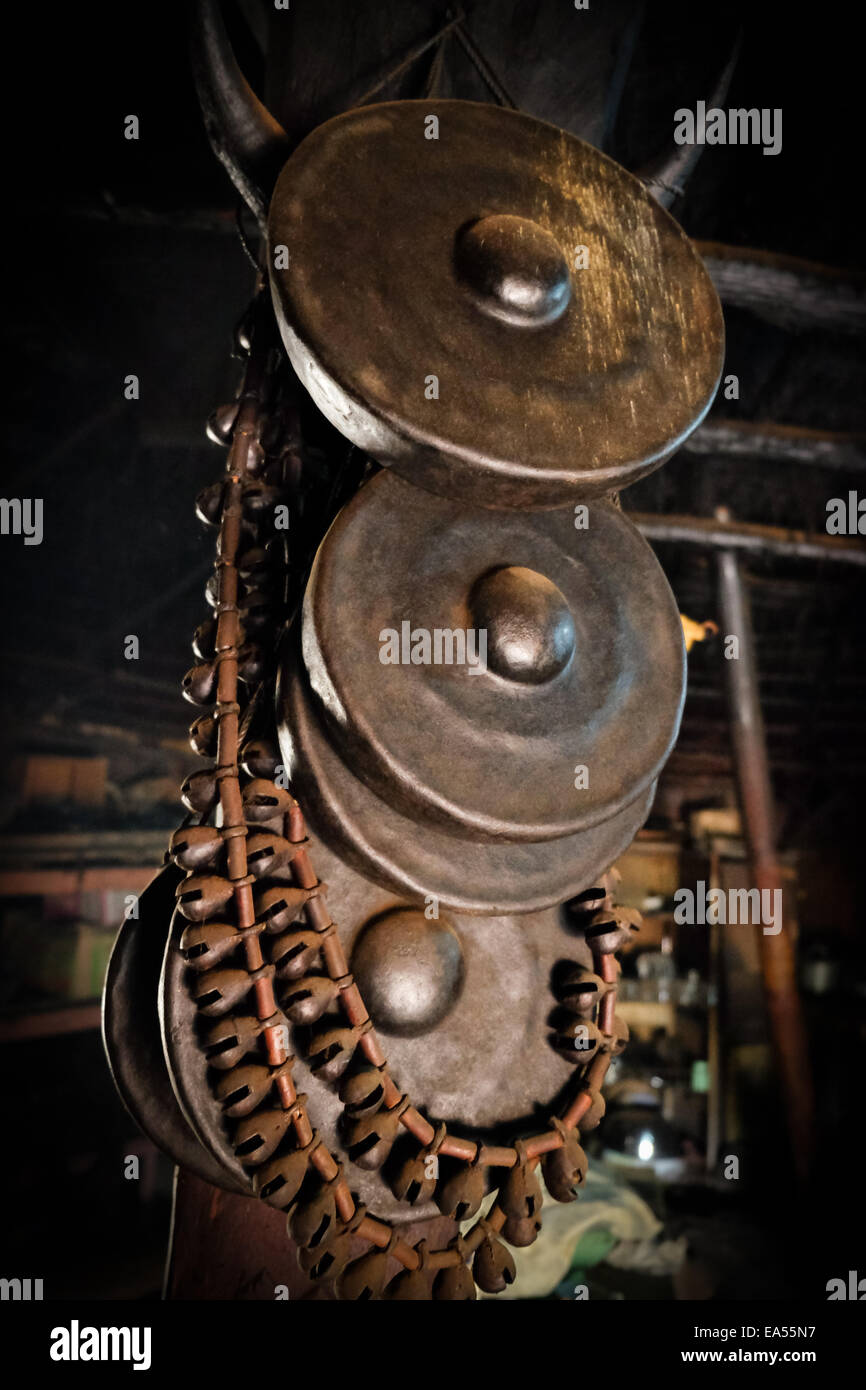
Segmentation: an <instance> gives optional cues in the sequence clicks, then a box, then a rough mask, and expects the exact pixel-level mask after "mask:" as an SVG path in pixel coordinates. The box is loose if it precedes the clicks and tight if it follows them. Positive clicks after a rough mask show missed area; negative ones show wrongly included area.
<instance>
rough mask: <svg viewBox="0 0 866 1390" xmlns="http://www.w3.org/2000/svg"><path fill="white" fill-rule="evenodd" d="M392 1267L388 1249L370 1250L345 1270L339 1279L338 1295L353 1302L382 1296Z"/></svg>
mask: <svg viewBox="0 0 866 1390" xmlns="http://www.w3.org/2000/svg"><path fill="white" fill-rule="evenodd" d="M390 1267H391V1256H390V1255H389V1254H388V1252H387V1250H369V1251H368V1252H367V1254H366V1255H362V1256H361V1258H360V1259H358V1260H353V1261H352V1263H351V1264H349V1265H347V1266H346V1268H345V1269H344V1270H343V1273H342V1274H341V1275H340V1277H339V1279H338V1280H337V1297H338V1298H340V1299H343V1300H345V1301H346V1302H352V1303H354V1302H361V1301H364V1300H369V1299H373V1298H381V1297H382V1295H383V1293H384V1292H385V1286H386V1284H387V1283H388V1274H389V1272H390Z"/></svg>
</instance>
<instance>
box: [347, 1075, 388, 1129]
mask: <svg viewBox="0 0 866 1390" xmlns="http://www.w3.org/2000/svg"><path fill="white" fill-rule="evenodd" d="M340 1100H341V1101H342V1102H343V1108H344V1110H345V1111H346V1114H347V1115H350V1116H351V1117H352V1119H360V1117H361V1116H362V1115H375V1113H376V1111H377V1110H380V1109H381V1107H382V1105H383V1103H384V1100H385V1087H384V1084H383V1076H382V1070H380V1069H379V1068H378V1067H370V1066H367V1067H362V1068H361V1070H360V1071H354V1072H352V1073H351V1075H350V1076H344V1077H343V1080H342V1082H341V1083H340Z"/></svg>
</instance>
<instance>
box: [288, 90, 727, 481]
mask: <svg viewBox="0 0 866 1390" xmlns="http://www.w3.org/2000/svg"><path fill="white" fill-rule="evenodd" d="M431 118H435V120H436V122H438V127H437V128H436V131H435V138H429V136H430V135H431V134H432V133H433V128H432V127H431V125H430V121H431ZM383 214H384V216H383ZM269 245H270V255H269V265H270V267H271V282H272V289H273V294H274V303H275V307H276V311H277V316H278V319H279V322H280V328H281V332H282V336H283V341H284V343H285V346H286V350H287V352H288V354H289V357H290V359H291V362H292V365H293V366H294V368H295V370H296V372H297V373H298V375H299V377H300V379H301V381H302V382H303V383H304V385H305V386H306V387H307V390H308V391H309V392H310V394H311V396H312V397H313V400H314V401H315V402H316V404H317V405H318V406H319V408H320V409H321V410H322V412H323V413H324V414H325V415H326V416H327V418H328V419H329V420H330V421H331V422H332V423H333V424H334V425H336V427H337V428H338V429H339V430H340V431H341V433H343V434H344V435H345V436H346V437H347V438H349V439H351V440H352V441H353V442H354V443H356V444H357V445H359V446H360V447H361V448H362V449H364V450H365V451H366V452H368V453H369V454H371V455H372V457H373V458H375V459H377V460H378V461H379V462H380V463H384V464H388V465H390V466H391V467H392V468H394V469H395V470H396V471H397V472H399V473H401V474H402V475H403V476H404V477H406V478H408V479H409V480H410V481H411V482H413V483H416V484H418V485H420V486H422V487H424V488H427V489H429V490H431V491H434V492H439V493H442V494H444V495H446V496H451V497H459V498H462V499H466V500H472V501H474V502H476V503H478V504H480V505H481V506H484V507H509V506H520V507H543V506H557V505H562V504H564V503H565V502H567V501H570V500H573V499H577V498H579V497H585V496H591V495H595V494H598V493H601V492H609V491H611V490H615V489H617V488H621V487H624V486H626V485H627V484H628V483H629V482H633V481H634V480H635V479H636V478H639V477H642V476H643V475H644V474H646V473H648V472H650V471H651V470H652V469H654V468H656V467H658V465H659V464H661V463H663V462H664V460H665V459H666V458H667V457H668V456H669V455H670V454H671V453H672V452H673V451H674V450H675V449H676V448H678V447H679V445H680V444H681V443H682V442H683V440H684V438H685V437H686V436H687V435H688V434H689V433H690V432H691V430H693V429H694V428H695V426H696V425H697V424H698V423H699V422H700V420H701V419H702V418H703V416H704V414H705V413H706V411H707V409H708V408H709V405H710V402H711V400H712V398H713V395H714V393H715V390H716V387H717V384H718V380H719V375H720V372H721V365H722V348H723V326H722V316H721V309H720V306H719V302H718V299H717V297H716V293H715V290H714V288H713V286H712V282H711V280H710V278H709V275H708V274H707V272H706V270H705V268H704V266H703V264H702V262H701V260H700V258H699V257H698V256H697V254H696V253H695V251H694V249H693V247H692V245H691V243H690V242H689V240H688V238H687V237H686V236H685V234H684V233H683V231H682V229H681V228H680V227H679V226H678V224H677V223H676V222H675V221H674V220H673V219H672V218H671V217H670V216H669V215H668V213H667V212H665V210H664V209H663V208H661V207H660V206H659V204H658V203H657V202H656V200H655V199H654V198H653V197H652V196H651V195H650V194H649V193H648V192H647V190H646V189H645V188H644V187H643V185H642V184H641V183H640V181H639V180H638V179H636V178H634V177H632V176H631V175H630V174H628V173H627V172H626V171H625V170H624V169H622V168H621V166H619V165H618V164H615V163H614V162H613V161H612V160H611V159H608V158H607V157H606V156H605V155H603V154H601V153H600V152H599V151H598V150H597V149H595V148H594V147H593V146H591V145H588V144H585V143H584V142H582V141H580V140H578V139H576V138H575V137H574V136H571V135H568V134H566V133H565V132H564V131H561V130H558V129H556V128H555V127H554V126H549V125H546V124H544V123H543V122H540V121H536V120H533V119H532V118H531V117H529V116H526V115H523V114H522V113H519V112H516V111H510V110H506V109H502V108H498V107H492V106H487V105H482V104H478V103H474V102H460V101H439V100H428V101H424V102H411V101H410V102H391V103H385V104H382V105H378V106H369V107H365V108H363V109H358V110H352V111H348V112H346V113H344V114H343V115H341V116H337V117H335V118H334V119H333V120H330V121H328V122H326V123H325V124H324V125H322V126H320V127H318V129H316V130H315V131H313V133H312V134H311V135H308V136H307V138H306V139H305V140H304V141H303V142H302V144H301V145H300V146H299V148H298V149H297V150H296V151H295V152H294V153H293V154H292V156H291V157H290V159H289V160H288V162H287V164H286V166H285V168H284V169H283V172H282V173H281V175H280V178H279V180H278V182H277V186H276V190H275V192H274V197H273V200H272V203H271V208H270V213H269ZM280 247H282V248H284V251H283V252H282V254H278V248H280ZM286 262H287V263H286Z"/></svg>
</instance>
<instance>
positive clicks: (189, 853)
mask: <svg viewBox="0 0 866 1390" xmlns="http://www.w3.org/2000/svg"><path fill="white" fill-rule="evenodd" d="M223 844H224V840H223V837H222V835H221V834H220V832H219V831H218V830H217V829H216V827H215V826H212V825H186V826H182V827H181V829H180V830H176V831H175V832H174V834H173V835H172V837H171V843H170V844H169V847H168V852H169V854H170V855H171V858H172V859H173V860H174V862H175V864H177V865H178V866H179V867H180V868H181V869H205V868H207V866H208V865H209V864H213V863H214V862H215V861H216V860H217V859H218V858H219V856H220V853H221V852H222V847H223Z"/></svg>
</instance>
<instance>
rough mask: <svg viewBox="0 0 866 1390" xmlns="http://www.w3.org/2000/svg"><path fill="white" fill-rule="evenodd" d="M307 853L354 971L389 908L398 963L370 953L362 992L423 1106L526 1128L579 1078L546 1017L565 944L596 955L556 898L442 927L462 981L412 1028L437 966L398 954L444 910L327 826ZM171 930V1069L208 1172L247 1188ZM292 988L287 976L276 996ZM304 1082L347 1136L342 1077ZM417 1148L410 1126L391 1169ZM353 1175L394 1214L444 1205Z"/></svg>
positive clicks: (322, 1121)
mask: <svg viewBox="0 0 866 1390" xmlns="http://www.w3.org/2000/svg"><path fill="white" fill-rule="evenodd" d="M311 853H312V854H313V855H315V858H316V863H317V866H318V867H319V871H320V873H321V874H322V875H323V877H324V879H325V881H326V882H327V884H328V896H329V899H330V900H331V901H332V902H333V903H334V905H335V906H338V907H339V934H340V939H341V941H342V942H343V945H344V949H345V952H346V956H347V957H348V959H349V962H350V967H351V968H352V969H353V970H356V971H357V976H358V979H359V982H363V980H364V978H365V972H366V970H367V966H366V965H365V961H364V958H365V956H367V955H368V954H369V948H370V944H371V933H372V934H375V932H376V929H377V927H378V926H379V925H381V924H382V923H383V922H390V923H391V924H392V927H393V933H392V940H391V942H390V951H389V952H387V954H389V956H390V966H389V963H388V961H386V962H385V963H384V967H383V965H382V961H381V958H379V960H378V961H377V962H375V964H374V968H375V970H376V975H377V979H376V988H375V989H374V990H373V991H371V995H370V998H369V999H368V1000H367V1003H368V1007H369V1010H370V1016H371V1018H372V1020H373V1023H374V1026H375V1027H376V1028H377V1029H379V1028H381V1030H382V1032H383V1034H384V1035H385V1036H386V1037H387V1046H388V1061H389V1068H390V1070H391V1071H392V1073H393V1075H394V1076H395V1077H396V1078H398V1080H399V1085H400V1087H401V1088H402V1089H403V1090H405V1091H408V1092H409V1093H410V1094H411V1095H412V1097H413V1099H414V1100H415V1101H416V1103H417V1104H419V1105H421V1106H423V1108H424V1111H425V1113H427V1114H430V1115H433V1116H438V1115H445V1114H447V1115H448V1116H449V1121H452V1122H453V1123H454V1124H456V1126H457V1127H458V1128H465V1129H469V1128H472V1129H479V1130H482V1131H484V1132H486V1133H490V1134H492V1135H494V1136H496V1135H502V1136H506V1135H509V1134H511V1133H513V1132H514V1131H515V1130H517V1129H520V1128H521V1126H522V1125H525V1124H526V1123H527V1122H528V1121H530V1117H531V1115H532V1112H533V1110H534V1108H535V1106H536V1105H537V1104H540V1105H542V1106H544V1105H548V1106H549V1105H553V1104H554V1103H555V1100H556V1097H557V1095H558V1093H559V1092H560V1091H561V1090H562V1088H563V1087H564V1086H565V1085H566V1084H567V1082H568V1081H569V1080H570V1078H571V1076H572V1067H571V1065H570V1063H569V1062H568V1061H565V1060H563V1058H562V1057H561V1056H560V1055H558V1054H557V1052H556V1051H555V1050H554V1049H553V1047H552V1046H551V1044H550V1041H549V1038H550V1033H549V1030H548V1028H547V1027H546V1025H547V1024H548V1022H549V1018H550V1016H551V1014H552V1011H553V1010H554V1009H555V1007H556V994H555V993H554V991H553V989H552V981H553V978H554V974H555V972H556V971H557V969H558V968H561V963H562V962H563V961H564V960H565V959H566V958H567V959H569V960H571V961H574V962H575V963H576V964H579V965H581V966H583V967H584V968H588V967H589V965H590V964H591V960H592V957H591V953H590V950H589V948H588V946H587V945H586V942H585V940H584V939H583V934H582V933H581V932H577V931H575V930H574V929H573V927H572V924H571V919H570V918H569V916H568V915H567V914H566V913H565V912H564V911H563V910H561V909H558V908H554V909H550V910H548V911H545V912H538V913H532V914H529V915H524V916H519V917H516V916H503V917H483V918H477V917H471V918H470V917H465V916H462V915H460V914H454V915H453V916H452V917H451V918H450V922H449V924H448V927H447V930H448V931H449V932H450V933H451V935H452V937H453V939H454V941H456V943H457V945H458V947H459V954H460V970H459V977H460V980H459V983H458V981H457V978H456V976H454V975H453V972H449V975H450V978H449V981H448V987H449V990H450V991H451V992H450V994H449V996H448V1000H447V1002H448V1007H447V1008H446V1009H445V1011H444V1012H442V1013H441V1015H440V1016H439V1017H438V1018H437V1017H435V1013H432V1012H431V1013H430V1014H429V1015H428V1016H427V1017H426V1018H425V1019H424V1020H423V1026H420V1027H415V1028H413V1029H412V1030H411V1031H410V1032H408V1033H407V1032H405V1031H404V1030H403V1029H402V1028H401V1027H400V1026H399V1024H398V1029H397V1030H395V1029H394V1028H393V1027H392V1026H391V1025H392V1024H393V1022H394V1019H395V1015H401V1011H402V1017H404V1018H405V1016H406V1014H407V1013H408V1014H409V1015H411V1016H412V1017H413V1018H414V1020H415V1022H416V1024H417V1023H418V1022H419V1019H420V1015H422V1014H423V1013H424V1010H425V1008H427V1007H428V1005H429V993H428V988H429V977H428V976H427V975H426V973H425V972H424V970H423V968H422V969H421V970H419V971H418V972H417V974H415V975H414V976H413V974H412V972H411V971H407V970H406V968H405V963H404V964H403V965H400V964H399V962H398V960H397V957H398V956H399V955H400V954H401V953H402V952H403V951H405V950H408V951H411V952H413V953H414V954H415V955H416V956H417V954H418V950H417V949H416V948H417V947H418V945H419V944H420V943H419V942H418V941H417V937H418V934H419V932H420V934H421V935H423V928H421V927H420V925H419V920H418V919H420V920H421V921H423V923H424V927H426V928H428V929H429V933H430V937H431V938H437V937H439V936H440V935H441V924H440V922H437V921H436V920H431V921H426V920H425V919H424V917H423V909H420V908H418V909H413V910H412V911H411V912H410V911H409V910H408V909H409V906H410V905H409V904H408V903H407V900H406V898H405V897H400V896H398V895H396V894H393V893H389V892H388V891H387V890H383V889H381V888H377V887H376V886H375V884H372V883H370V881H369V879H366V878H362V877H361V876H360V875H359V874H356V873H354V872H353V871H352V870H351V869H349V868H348V867H347V866H346V865H345V864H344V863H343V862H342V861H341V860H340V859H339V858H338V857H337V856H336V855H334V854H332V853H331V852H330V851H329V850H328V849H326V847H325V846H324V845H323V844H321V842H319V841H318V840H316V841H313V843H312V845H311ZM401 921H402V923H403V925H404V926H405V925H406V924H407V923H408V925H409V927H410V930H409V931H401V929H400V924H401ZM413 921H414V926H413ZM176 936H177V931H176V930H175V939H174V949H171V948H169V950H167V951H166V957H165V972H164V976H163V979H162V981H161V986H160V988H161V1014H162V1017H163V1019H164V1040H165V1049H166V1056H167V1058H168V1064H169V1069H170V1072H171V1076H172V1079H173V1082H174V1085H175V1088H176V1090H177V1093H178V1095H179V1097H180V1098H181V1101H182V1105H183V1109H184V1112H185V1113H186V1114H187V1116H188V1119H189V1122H190V1124H191V1125H192V1127H193V1129H194V1130H195V1131H196V1133H197V1134H198V1135H199V1136H200V1137H201V1139H202V1141H203V1142H205V1143H206V1144H207V1147H208V1148H209V1150H210V1151H211V1152H212V1153H214V1154H217V1155H219V1158H220V1160H221V1166H222V1168H223V1169H224V1170H225V1171H224V1173H223V1176H222V1178H220V1179H216V1178H211V1181H219V1182H220V1185H221V1186H224V1187H226V1186H229V1185H230V1184H229V1183H228V1182H227V1181H226V1177H225V1173H232V1174H233V1175H234V1177H235V1179H236V1180H237V1181H236V1183H235V1184H234V1186H235V1190H243V1189H245V1190H247V1191H249V1190H250V1189H249V1182H248V1179H247V1177H246V1174H245V1172H244V1169H243V1166H242V1165H241V1163H240V1162H239V1160H238V1159H237V1158H235V1156H234V1154H233V1152H232V1149H231V1139H230V1130H229V1127H228V1124H227V1121H226V1119H225V1118H224V1116H223V1114H222V1111H221V1107H220V1104H219V1102H218V1100H217V1099H216V1098H215V1097H214V1094H213V1087H212V1081H213V1077H212V1075H211V1076H210V1077H209V1075H208V1069H207V1064H206V1061H205V1058H204V1054H203V1051H202V1048H201V1042H200V1039H199V1037H198V1036H197V1034H198V1033H200V1022H199V1021H198V1020H197V1010H196V1007H195V1002H194V1000H193V999H192V998H191V997H190V994H189V990H188V987H187V982H186V978H185V976H186V965H185V963H184V961H183V957H182V956H181V954H180V952H179V951H178V950H177V949H176V946H177V941H176ZM413 942H415V946H413ZM434 949H435V946H434ZM359 967H360V968H359ZM283 988H284V987H283V986H280V985H279V984H278V986H277V998H278V1000H279V998H280V997H281V995H282V989H283ZM413 990H414V991H415V995H416V997H415V998H414V999H413V997H412V995H413ZM239 1011H240V1010H238V1012H239ZM304 1036H305V1032H304V1030H303V1029H299V1030H295V1044H294V1047H295V1051H298V1052H300V1051H302V1050H303V1048H302V1042H303V1038H304ZM248 1060H253V1058H252V1057H251V1058H249V1059H248ZM303 1091H304V1092H305V1094H306V1096H307V1100H308V1107H309V1111H310V1114H311V1116H312V1117H313V1118H314V1122H315V1125H316V1128H317V1129H318V1131H319V1132H320V1133H321V1135H322V1136H323V1138H324V1140H325V1142H326V1144H328V1146H329V1147H332V1148H338V1147H339V1146H340V1144H341V1142H342V1141H343V1135H342V1128H341V1122H340V1116H341V1112H342V1105H341V1102H340V1098H339V1096H338V1094H337V1093H336V1091H335V1089H334V1087H333V1086H332V1085H329V1084H328V1083H327V1082H325V1081H322V1080H320V1079H319V1078H317V1077H316V1076H314V1075H312V1074H310V1073H305V1074H304V1077H303ZM494 1142H495V1140H494ZM411 1151H412V1144H411V1141H409V1140H408V1136H407V1139H406V1140H405V1141H403V1142H401V1143H399V1144H397V1145H395V1149H394V1152H393V1155H392V1157H391V1159H390V1160H389V1163H388V1165H387V1169H386V1174H385V1176H386V1177H389V1176H392V1175H393V1174H394V1173H395V1172H396V1170H397V1169H398V1168H399V1166H400V1163H401V1161H402V1160H403V1159H404V1158H405V1156H406V1154H407V1153H408V1152H411ZM240 1184H243V1189H242V1188H241V1187H240ZM352 1188H353V1190H354V1191H357V1192H358V1194H359V1197H360V1200H361V1201H363V1202H365V1203H367V1205H368V1206H370V1207H371V1208H373V1209H374V1210H375V1211H377V1212H378V1213H380V1214H382V1215H383V1216H385V1217H387V1218H388V1219H389V1220H395V1221H410V1220H413V1221H414V1220H418V1219H419V1217H425V1216H430V1215H432V1214H433V1213H434V1212H435V1207H434V1206H433V1204H432V1202H430V1201H428V1202H426V1203H425V1204H424V1205H422V1206H420V1207H419V1206H412V1207H409V1208H407V1207H406V1206H405V1204H402V1203H400V1202H398V1201H397V1199H396V1198H395V1197H393V1195H392V1194H391V1193H390V1191H389V1189H388V1187H387V1186H386V1185H385V1184H384V1183H383V1182H382V1181H381V1178H380V1176H379V1175H378V1174H377V1173H369V1172H364V1171H363V1170H361V1169H358V1168H354V1167H353V1169H352Z"/></svg>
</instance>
